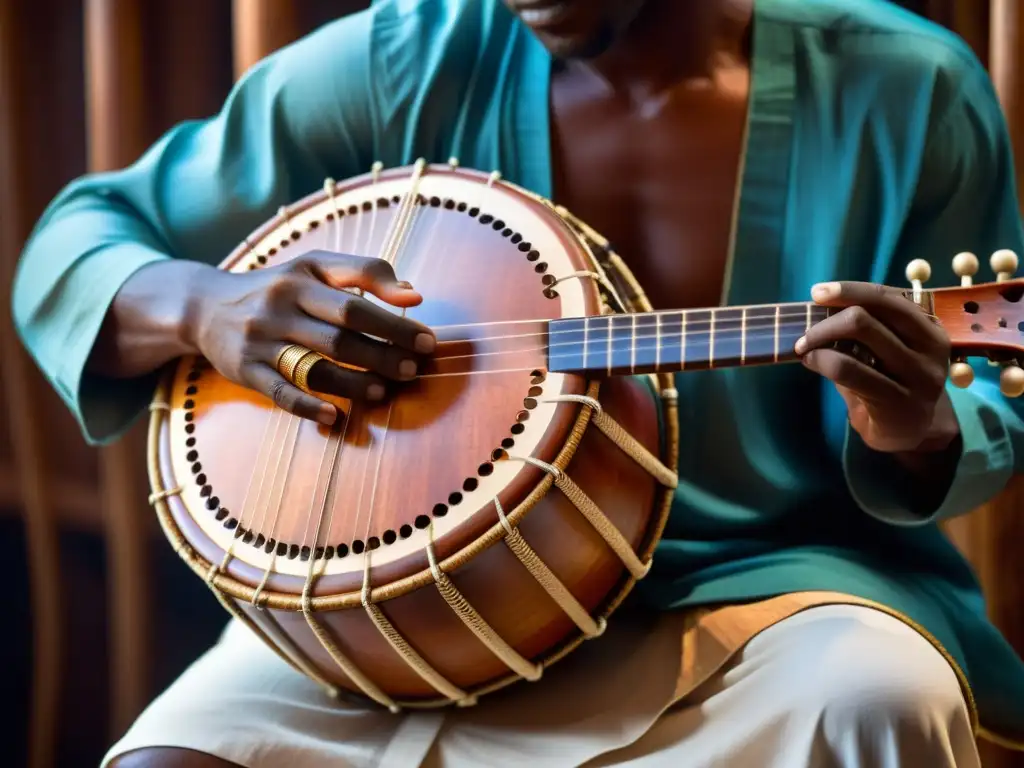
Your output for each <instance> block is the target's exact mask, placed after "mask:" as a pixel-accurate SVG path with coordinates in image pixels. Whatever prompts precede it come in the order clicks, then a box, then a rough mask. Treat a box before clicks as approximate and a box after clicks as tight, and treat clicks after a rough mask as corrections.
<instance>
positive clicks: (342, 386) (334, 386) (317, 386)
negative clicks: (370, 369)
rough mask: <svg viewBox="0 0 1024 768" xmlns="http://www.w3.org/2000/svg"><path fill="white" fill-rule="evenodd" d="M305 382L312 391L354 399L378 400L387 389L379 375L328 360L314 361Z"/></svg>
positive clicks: (384, 394)
mask: <svg viewBox="0 0 1024 768" xmlns="http://www.w3.org/2000/svg"><path fill="white" fill-rule="evenodd" d="M306 383H307V384H308V385H309V388H310V390H312V391H313V392H323V393H324V394H328V395H337V396H338V397H344V398H346V399H347V400H356V401H368V402H379V401H381V400H383V399H384V397H385V396H386V395H387V391H388V389H387V384H386V382H385V381H384V380H383V379H382V378H381V377H380V376H377V375H376V374H373V373H367V372H365V371H357V370H354V369H352V368H346V367H344V366H341V365H336V364H334V363H332V362H331V361H330V360H320V361H318V362H317V363H315V364H314V365H313V367H312V368H310V369H309V374H308V375H307V376H306Z"/></svg>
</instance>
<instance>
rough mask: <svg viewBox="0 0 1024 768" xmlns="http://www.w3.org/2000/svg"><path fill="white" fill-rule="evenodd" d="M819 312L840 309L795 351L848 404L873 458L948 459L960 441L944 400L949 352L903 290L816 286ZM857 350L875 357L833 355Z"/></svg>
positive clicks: (853, 422) (941, 336)
mask: <svg viewBox="0 0 1024 768" xmlns="http://www.w3.org/2000/svg"><path fill="white" fill-rule="evenodd" d="M811 297H812V298H813V299H814V301H815V302H816V303H818V304H820V305H823V306H828V307H837V308H839V307H841V308H842V309H841V310H840V311H838V312H836V313H835V314H834V315H832V316H831V317H829V318H827V319H826V320H823V321H821V322H820V323H818V324H817V325H815V326H813V327H812V328H811V329H810V330H809V331H808V332H807V335H806V336H804V337H803V338H802V339H800V340H799V341H798V342H797V343H796V347H795V351H796V353H797V354H798V355H800V356H801V358H802V360H803V363H804V365H806V366H807V367H808V368H810V369H811V370H812V371H816V372H818V373H820V374H821V375H822V376H824V377H825V378H827V379H829V380H831V381H832V382H833V383H834V384H835V385H836V388H837V389H838V390H839V394H841V395H842V397H843V399H844V400H845V401H846V405H847V408H848V411H849V416H850V425H851V426H852V427H853V429H855V430H856V431H857V433H858V434H859V435H860V436H861V439H862V440H863V441H864V443H865V444H866V445H867V446H868V447H869V448H872V449H873V450H875V451H879V452H881V453H892V454H915V453H916V454H920V453H932V452H942V451H944V450H945V449H947V448H949V447H951V445H952V444H953V443H954V441H956V440H957V438H958V437H959V435H960V426H959V424H958V422H957V419H956V415H955V413H954V412H953V406H952V403H951V402H950V400H949V396H948V395H947V394H946V389H945V384H946V377H947V374H948V370H949V356H950V344H949V338H948V337H947V336H946V333H945V331H943V330H942V328H941V327H940V326H939V325H938V324H936V323H934V322H932V320H931V318H929V317H928V315H926V314H925V313H924V311H922V310H921V308H920V307H918V306H917V305H916V304H914V303H913V302H912V301H910V300H909V299H907V298H905V297H904V296H903V295H902V293H901V292H900V291H898V290H895V289H892V288H887V287H885V286H880V285H874V284H871V283H856V282H839V283H822V284H820V285H816V286H814V288H813V289H812V290H811ZM837 342H838V343H840V345H841V346H843V345H845V346H849V345H850V344H856V345H857V346H858V347H859V348H860V349H861V350H863V351H865V352H868V353H869V354H866V355H861V356H860V357H859V359H858V357H854V356H851V355H849V354H846V353H844V352H841V351H839V350H837V349H835V348H834V347H835V345H836V343H837Z"/></svg>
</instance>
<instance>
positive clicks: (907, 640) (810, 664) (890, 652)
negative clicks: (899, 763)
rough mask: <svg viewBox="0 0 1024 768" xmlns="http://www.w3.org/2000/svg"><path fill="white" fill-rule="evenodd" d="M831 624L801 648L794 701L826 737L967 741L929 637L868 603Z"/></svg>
mask: <svg viewBox="0 0 1024 768" xmlns="http://www.w3.org/2000/svg"><path fill="white" fill-rule="evenodd" d="M830 624H831V626H829V627H827V628H826V627H823V628H822V629H823V630H827V631H822V632H820V633H816V634H817V638H816V640H817V644H816V645H815V646H814V647H813V648H806V649H804V655H803V658H804V663H805V674H806V677H805V679H804V680H805V681H802V682H801V683H800V684H799V685H798V686H797V688H798V690H799V693H798V694H797V695H798V697H799V699H800V702H799V704H798V708H800V709H804V711H805V713H806V714H808V715H811V716H812V717H814V718H815V719H816V721H817V723H818V728H819V729H820V730H821V732H822V735H824V736H825V738H826V740H827V741H828V742H830V743H832V744H834V745H836V746H840V745H842V744H844V743H846V744H851V743H852V742H851V740H852V741H874V742H875V743H885V742H888V743H890V744H893V743H896V744H900V745H901V748H908V747H913V748H914V749H919V750H922V751H923V752H924V753H925V754H927V753H928V752H929V751H930V750H932V749H934V748H939V749H942V750H943V751H945V750H947V749H948V748H949V745H950V743H951V742H959V741H962V740H963V739H969V740H970V741H973V734H972V732H971V725H970V717H969V713H968V709H967V703H966V701H965V698H964V695H963V692H962V690H961V687H960V683H959V680H958V679H957V676H956V674H955V673H954V671H953V669H952V667H951V666H950V664H949V663H948V662H947V661H946V660H945V659H944V658H943V656H942V655H941V654H940V653H939V651H938V650H937V649H936V648H935V647H933V646H932V645H931V643H929V642H928V641H927V640H925V639H924V638H923V637H921V636H920V635H919V634H918V633H917V632H915V631H914V630H913V629H911V628H910V627H907V626H906V625H905V624H903V623H902V622H899V621H898V620H896V619H894V618H892V617H889V616H886V615H885V614H882V613H880V612H875V611H870V610H869V609H861V612H858V613H852V612H851V613H849V614H847V615H842V616H840V615H837V616H836V617H835V618H834V619H831V620H830ZM809 639H812V638H809ZM839 751H840V752H842V751H844V750H843V749H842V748H840V750H839Z"/></svg>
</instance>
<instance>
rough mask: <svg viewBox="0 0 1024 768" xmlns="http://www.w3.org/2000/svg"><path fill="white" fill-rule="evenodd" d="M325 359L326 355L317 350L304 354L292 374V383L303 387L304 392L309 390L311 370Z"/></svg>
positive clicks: (300, 387)
mask: <svg viewBox="0 0 1024 768" xmlns="http://www.w3.org/2000/svg"><path fill="white" fill-rule="evenodd" d="M323 359H324V356H323V355H321V354H319V353H317V352H307V353H306V354H305V355H303V356H302V359H300V360H299V362H298V363H297V364H296V366H295V372H294V373H293V374H292V376H293V378H292V383H293V384H294V385H295V386H296V387H298V388H299V389H301V390H302V391H303V392H309V381H308V377H309V372H310V371H311V370H313V366H314V365H316V364H317V363H319V362H320V361H321V360H323Z"/></svg>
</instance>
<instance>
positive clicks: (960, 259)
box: [953, 251, 980, 288]
mask: <svg viewBox="0 0 1024 768" xmlns="http://www.w3.org/2000/svg"><path fill="white" fill-rule="evenodd" d="M979 268H980V265H979V264H978V257H977V256H975V255H974V254H973V253H971V252H970V251H964V252H963V253H958V254H957V255H956V256H954V257H953V273H954V274H955V275H956V276H957V277H959V278H960V285H961V286H963V287H964V288H970V287H971V283H973V282H974V281H973V279H972V278H973V277H974V276H975V275H976V274H978V269H979Z"/></svg>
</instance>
